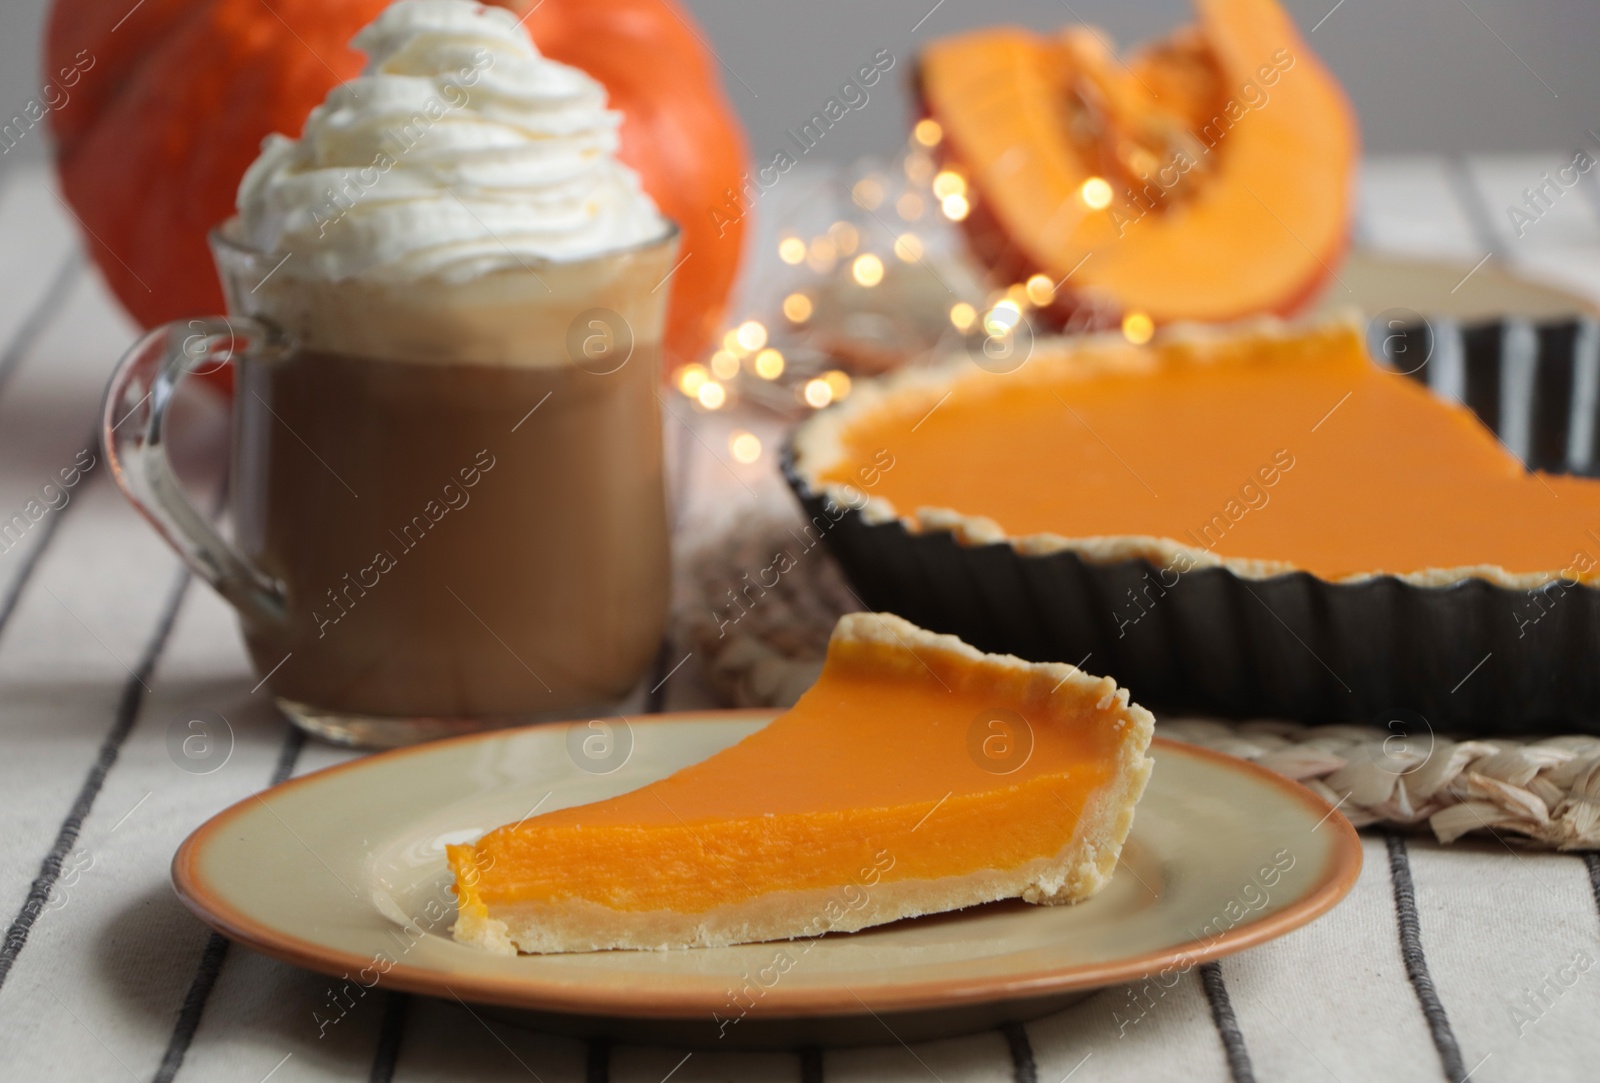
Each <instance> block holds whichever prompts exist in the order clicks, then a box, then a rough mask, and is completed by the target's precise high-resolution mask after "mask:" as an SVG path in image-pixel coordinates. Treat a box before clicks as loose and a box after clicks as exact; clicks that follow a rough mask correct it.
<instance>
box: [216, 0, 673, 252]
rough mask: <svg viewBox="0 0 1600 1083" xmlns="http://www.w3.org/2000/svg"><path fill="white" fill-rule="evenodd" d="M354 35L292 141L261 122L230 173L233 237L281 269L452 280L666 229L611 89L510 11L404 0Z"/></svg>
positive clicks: (457, 1) (450, 1) (442, 0)
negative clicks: (634, 164) (346, 78)
mask: <svg viewBox="0 0 1600 1083" xmlns="http://www.w3.org/2000/svg"><path fill="white" fill-rule="evenodd" d="M351 44H352V45H354V46H355V47H356V48H357V49H360V50H361V51H362V52H364V53H366V55H367V57H368V63H367V67H366V70H365V71H364V72H363V73H362V75H361V76H360V77H359V78H356V79H354V80H351V81H350V82H349V83H347V84H344V85H342V86H339V87H336V88H334V90H333V91H332V92H330V93H329V95H328V98H327V100H326V101H325V102H324V103H323V104H322V105H320V106H318V107H317V108H316V109H314V110H312V112H311V115H310V117H309V118H307V120H306V124H305V130H304V132H303V133H302V134H301V137H300V138H299V139H298V140H293V139H288V138H286V137H284V136H281V135H272V136H268V137H267V139H266V140H265V141H264V142H263V143H262V148H261V156H260V157H259V158H258V159H257V160H256V162H255V164H254V165H252V166H251V167H250V169H249V171H248V172H247V173H246V174H245V177H244V180H243V182H242V183H241V185H240V187H239V224H240V229H241V231H242V237H241V239H242V240H243V241H245V242H246V243H248V244H250V245H251V246H253V247H255V248H257V249H258V250H260V251H262V252H265V253H269V254H272V255H285V256H289V257H290V258H289V259H287V261H286V262H285V263H284V265H283V269H282V271H281V272H280V273H282V274H287V275H292V276H293V277H296V278H302V279H304V278H311V279H328V280H340V279H347V278H357V277H361V278H370V279H374V280H378V281H411V280H416V279H425V278H442V279H445V280H448V281H462V280H465V279H469V278H473V277H476V276H478V275H482V274H487V273H491V272H494V271H499V270H506V269H510V268H515V267H517V266H519V265H524V266H526V265H528V264H529V263H530V262H531V261H534V260H578V259H584V258H587V257H590V256H595V255H599V254H601V253H604V252H607V251H611V250H615V249H619V248H627V247H631V246H634V245H638V244H642V243H645V242H647V241H650V240H653V239H655V238H658V237H661V236H663V235H664V234H665V232H666V231H667V229H668V226H667V223H666V221H665V220H664V219H663V218H662V216H661V214H660V212H659V211H657V209H656V206H655V204H654V203H653V202H652V201H651V199H650V197H649V196H648V195H646V194H645V192H644V190H643V189H642V188H641V187H640V184H639V178H638V177H637V176H636V175H635V174H634V172H633V171H632V170H630V169H629V168H627V167H626V166H624V165H622V164H621V163H620V162H618V161H617V159H616V157H615V155H616V150H617V145H618V135H617V129H618V126H619V125H620V124H621V122H622V117H621V114H619V113H615V112H612V111H611V110H608V109H607V108H606V93H605V88H604V87H602V86H601V85H600V84H599V83H598V82H596V81H595V80H594V79H592V78H590V77H589V76H588V75H586V74H584V73H583V72H581V71H579V70H577V69H576V68H572V67H568V66H567V65H565V64H559V63H556V62H555V61H552V60H548V59H546V58H544V57H542V56H540V55H539V52H538V50H537V49H535V48H534V45H533V42H532V40H531V39H530V38H529V36H528V32H527V30H526V29H524V28H523V27H522V26H521V24H519V23H518V21H517V18H516V16H515V15H513V14H512V13H511V12H509V11H507V10H505V9H503V8H495V7H485V6H483V5H481V4H478V3H473V2H470V0H399V2H398V3H396V4H394V5H393V6H391V7H389V8H388V9H386V10H385V11H384V12H383V14H382V15H380V16H379V17H378V18H377V20H376V21H374V22H373V23H372V24H371V25H370V26H368V27H367V28H366V29H364V30H362V31H361V32H360V33H359V34H357V35H356V37H355V38H354V40H353V41H352V43H351Z"/></svg>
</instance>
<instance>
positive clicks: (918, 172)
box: [905, 150, 933, 184]
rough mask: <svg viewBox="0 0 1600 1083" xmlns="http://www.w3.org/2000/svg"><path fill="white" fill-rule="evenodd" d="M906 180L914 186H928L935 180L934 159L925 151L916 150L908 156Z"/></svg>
mask: <svg viewBox="0 0 1600 1083" xmlns="http://www.w3.org/2000/svg"><path fill="white" fill-rule="evenodd" d="M905 170H906V180H908V181H910V182H911V183H912V184H927V183H928V181H929V180H931V179H932V178H933V159H932V158H930V157H929V156H928V152H927V151H924V150H914V151H912V152H911V153H910V154H908V155H906V164H905Z"/></svg>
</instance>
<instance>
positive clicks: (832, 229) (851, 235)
mask: <svg viewBox="0 0 1600 1083" xmlns="http://www.w3.org/2000/svg"><path fill="white" fill-rule="evenodd" d="M828 239H829V240H831V241H832V242H833V245H834V247H835V248H837V249H838V250H839V254H840V255H841V256H848V255H850V253H852V252H854V251H855V250H856V245H857V244H859V243H860V241H861V234H859V233H857V232H856V227H855V226H852V225H851V224H850V223H849V222H835V223H834V224H833V225H831V226H829V227H828Z"/></svg>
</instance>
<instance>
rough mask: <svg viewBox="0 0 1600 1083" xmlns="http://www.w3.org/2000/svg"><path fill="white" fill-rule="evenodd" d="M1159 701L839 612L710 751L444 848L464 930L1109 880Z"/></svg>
mask: <svg viewBox="0 0 1600 1083" xmlns="http://www.w3.org/2000/svg"><path fill="white" fill-rule="evenodd" d="M1152 723H1153V719H1152V718H1151V717H1150V714H1149V712H1147V711H1145V710H1144V709H1142V708H1140V707H1138V706H1136V705H1134V704H1131V703H1129V702H1128V694H1127V692H1126V691H1124V690H1121V689H1119V688H1118V687H1117V686H1116V684H1115V683H1114V682H1113V681H1111V680H1110V679H1109V678H1103V677H1102V678H1096V677H1091V676H1088V675H1087V674H1085V673H1083V672H1081V671H1080V670H1078V669H1076V668H1074V667H1072V666H1068V665H1062V664H1055V663H1028V662H1023V661H1021V660H1020V659H1017V658H1013V657H1009V656H996V655H986V654H981V653H979V652H978V651H976V650H974V649H973V648H971V647H968V646H967V645H965V644H963V643H962V642H961V641H960V640H958V639H956V638H955V637H953V636H940V635H933V634H931V633H928V632H925V631H923V630H922V629H920V628H917V627H916V626H915V625H912V624H910V623H908V622H906V621H904V620H901V619H900V618H898V617H894V616H890V615H887V614H871V613H856V614H851V615H848V616H846V617H843V618H841V619H840V621H839V623H838V626H837V627H836V628H835V630H834V633H833V636H832V639H831V641H830V642H829V646H828V654H827V660H826V662H825V664H824V666H823V670H822V674H821V676H820V677H819V678H818V680H817V683H816V685H815V686H813V687H812V688H811V689H810V691H808V692H807V693H806V694H805V695H804V696H802V697H801V699H800V701H799V702H798V703H796V704H795V706H794V707H793V708H791V709H790V710H789V711H787V712H785V713H784V714H782V715H780V716H779V717H777V718H776V719H774V720H773V721H772V722H771V723H770V724H768V725H767V726H766V727H764V728H763V729H761V730H758V731H757V732H755V733H753V734H751V735H750V736H748V737H746V738H745V739H744V740H742V741H740V742H739V743H738V744H735V745H733V746H731V747H729V748H727V749H725V750H723V751H722V752H719V753H718V754H716V755H715V756H712V757H711V758H709V759H707V760H704V761H702V762H700V763H698V764H695V765H693V766H691V767H687V768H685V769H683V770H681V771H679V772H677V773H676V774H674V775H671V776H669V777H668V778H665V779H662V780H660V781H658V782H653V783H651V784H650V785H648V786H645V787H643V788H641V789H638V790H635V791H633V792H631V793H627V794H623V795H622V796H620V797H615V798H612V799H610V800H606V801H598V802H595V803H593V804H589V805H581V806H577V807H574V808H568V809H560V810H557V811H553V812H548V813H545V814H543V815H540V816H536V817H533V818H531V819H528V820H525V821H522V822H520V823H517V824H512V825H508V826H505V827H502V828H499V829H498V830H495V831H492V832H490V833H489V834H488V835H485V836H484V837H483V838H482V839H480V840H479V841H478V842H477V843H476V844H474V845H471V846H452V847H450V848H449V860H450V867H451V869H452V870H453V872H454V874H455V878H456V880H455V882H456V892H457V895H458V899H459V904H460V905H459V916H458V918H457V921H456V925H455V929H454V933H455V937H456V939H458V940H461V941H464V942H466V943H470V944H476V945H479V946H481V947H484V948H487V949H489V950H491V951H496V952H500V953H505V954H511V953H514V952H517V951H524V952H564V951H593V950H598V949H604V948H674V947H694V946H719V945H726V944H739V943H746V942H751V941H759V940H773V939H781V938H792V937H801V936H815V935H820V934H822V933H826V932H843V931H849V930H855V929H863V928H866V927H868V926H872V925H879V924H882V923H884V922H889V921H895V920H898V919H900V918H906V917H913V916H916V915H919V914H930V913H937V912H941V911H947V910H954V909H957V908H960V907H965V906H972V905H975V904H978V903H984V902H990V901H992V900H996V899H1007V898H1017V897H1020V898H1023V899H1026V900H1028V901H1029V902H1034V903H1068V902H1075V901H1078V900H1080V899H1084V898H1087V897H1089V896H1090V895H1093V894H1094V893H1095V892H1096V891H1098V890H1099V889H1100V888H1101V887H1102V886H1104V885H1105V883H1106V882H1107V881H1108V880H1109V878H1110V876H1111V874H1112V871H1113V869H1114V867H1115V865H1116V863H1117V860H1118V857H1119V855H1120V853H1121V849H1122V844H1123V841H1124V840H1125V839H1126V838H1127V835H1128V831H1129V828H1130V827H1131V825H1132V822H1133V811H1134V804H1135V802H1137V801H1138V799H1139V796H1140V795H1141V794H1142V793H1143V791H1144V786H1145V782H1146V780H1147V779H1148V778H1149V775H1150V769H1151V765H1152V761H1151V760H1150V758H1149V757H1148V756H1147V755H1146V750H1147V748H1148V746H1149V743H1150V736H1151V726H1152Z"/></svg>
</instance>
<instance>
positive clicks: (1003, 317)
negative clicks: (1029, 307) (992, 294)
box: [983, 301, 1022, 338]
mask: <svg viewBox="0 0 1600 1083" xmlns="http://www.w3.org/2000/svg"><path fill="white" fill-rule="evenodd" d="M1021 320H1022V310H1021V309H1020V308H1018V307H1017V303H1016V302H1015V301H1001V302H1000V303H999V304H997V305H995V306H994V307H993V308H991V309H990V310H989V311H988V312H985V313H984V314H983V329H984V330H985V331H986V332H988V334H989V336H990V337H991V338H1000V337H1001V336H1003V335H1009V334H1010V333H1011V330H1012V328H1014V327H1016V326H1017V324H1018V323H1019V322H1021Z"/></svg>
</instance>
